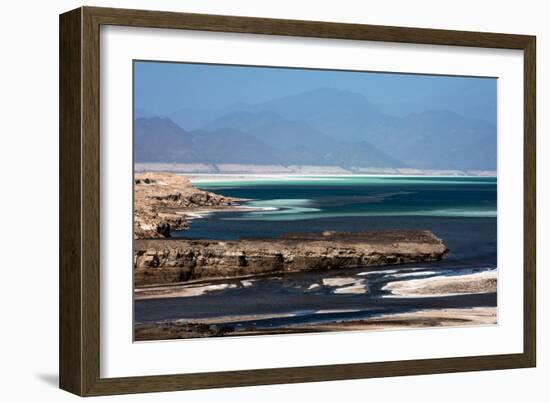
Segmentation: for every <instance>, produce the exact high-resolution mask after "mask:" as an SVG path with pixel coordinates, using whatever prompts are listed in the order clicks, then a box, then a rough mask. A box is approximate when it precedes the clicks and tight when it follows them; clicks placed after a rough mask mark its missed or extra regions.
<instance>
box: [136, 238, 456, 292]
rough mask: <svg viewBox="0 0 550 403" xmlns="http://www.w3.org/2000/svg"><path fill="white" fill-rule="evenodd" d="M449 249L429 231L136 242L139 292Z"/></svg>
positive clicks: (379, 262) (411, 258)
mask: <svg viewBox="0 0 550 403" xmlns="http://www.w3.org/2000/svg"><path fill="white" fill-rule="evenodd" d="M446 252H447V248H446V246H445V245H444V244H443V242H442V241H441V240H440V239H439V238H437V237H436V236H435V235H434V234H433V233H431V232H430V231H415V230H407V231H368V232H358V233H339V232H331V231H326V232H324V233H321V234H311V233H308V234H294V235H288V236H285V237H282V238H279V239H275V240H273V239H266V240H262V239H250V240H240V241H217V240H185V239H170V240H159V239H147V240H146V239H140V240H135V241H134V284H135V286H136V287H138V288H139V287H146V286H154V285H170V284H176V283H183V282H189V281H194V280H210V279H219V278H235V277H242V276H250V275H266V274H270V275H272V274H279V273H292V272H299V271H312V270H334V269H349V268H356V267H371V266H387V265H394V264H401V263H412V262H426V261H435V260H440V259H441V258H442V257H443V256H444V255H445V253H446Z"/></svg>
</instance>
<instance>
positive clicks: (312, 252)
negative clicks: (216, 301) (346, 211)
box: [134, 172, 447, 288]
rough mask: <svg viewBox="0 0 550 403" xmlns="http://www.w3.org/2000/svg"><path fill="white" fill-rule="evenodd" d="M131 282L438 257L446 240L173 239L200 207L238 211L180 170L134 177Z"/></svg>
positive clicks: (413, 236)
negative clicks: (132, 280)
mask: <svg viewBox="0 0 550 403" xmlns="http://www.w3.org/2000/svg"><path fill="white" fill-rule="evenodd" d="M134 198H135V199H134V285H135V287H137V288H140V287H147V286H159V285H160V286H167V285H173V284H179V283H185V282H190V281H197V280H209V279H219V278H235V277H242V276H251V275H265V274H276V273H289V272H298V271H309V270H329V269H345V268H353V267H368V266H385V265H390V264H400V263H411V262H424V261H433V260H440V259H441V258H442V257H443V256H444V255H445V253H446V252H447V248H446V246H445V245H444V244H443V242H442V241H441V240H440V239H439V238H437V237H436V236H435V235H434V234H433V233H431V232H430V231H369V232H358V233H341V232H333V231H325V232H323V233H320V234H318V233H306V234H291V235H287V236H284V237H282V238H280V239H275V240H273V239H265V240H262V239H245V240H239V241H221V240H184V239H171V233H170V232H171V231H172V230H181V229H185V228H187V227H188V225H189V224H188V220H189V217H191V216H193V215H195V214H197V212H200V211H205V210H207V211H217V210H218V211H219V210H223V209H232V210H236V209H239V208H240V207H239V206H238V202H239V201H240V200H238V199H234V198H230V197H225V196H221V195H218V194H215V193H211V192H206V191H202V190H199V189H196V188H194V187H193V186H192V184H191V182H190V181H189V180H188V179H187V178H185V177H183V176H181V175H175V174H169V173H156V172H144V173H139V174H136V175H135V177H134Z"/></svg>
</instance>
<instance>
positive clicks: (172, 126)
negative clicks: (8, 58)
mask: <svg viewBox="0 0 550 403" xmlns="http://www.w3.org/2000/svg"><path fill="white" fill-rule="evenodd" d="M535 104H536V102H535V37H534V36H526V35H514V34H500V33H483V32H459V31H446V30H433V29H420V28H402V27H387V26H373V25H355V24H340V23H329V22H314V21H296V20H275V19H263V18H249V17H230V16H219V15H201V14H185V13H170V12H158V11H143V10H141V11H138V10H120V9H107V8H94V7H82V8H79V9H76V10H73V11H70V12H67V13H65V14H62V15H61V16H60V181H61V182H60V386H61V388H62V389H65V390H67V391H69V392H72V393H75V394H78V395H82V396H90V395H106V394H120V393H138V392H154V391H168V390H186V389H198V388H215V387H231V386H245V385H261V384H277V383H293V382H310V381H324V380H341V379H355V378H369V377H387V376H401V375H414V374H435V373H448V372H458V371H480V370H495V369H504V368H522V367H533V366H535V362H536V352H535V340H536V325H535V317H536V315H535V301H536V296H535V271H536V270H535V267H536V266H535V234H536V227H535V199H536V197H535V196H536V190H535V179H536V173H535V165H536V164H535Z"/></svg>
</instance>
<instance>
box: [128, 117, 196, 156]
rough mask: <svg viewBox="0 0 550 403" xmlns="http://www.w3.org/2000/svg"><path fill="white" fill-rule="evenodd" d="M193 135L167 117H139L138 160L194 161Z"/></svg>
mask: <svg viewBox="0 0 550 403" xmlns="http://www.w3.org/2000/svg"><path fill="white" fill-rule="evenodd" d="M192 144H193V135H192V134H190V133H188V132H186V131H185V130H183V129H181V128H180V127H179V126H178V125H176V124H175V123H174V122H172V121H171V120H170V119H167V118H158V117H154V118H139V119H136V120H135V122H134V158H135V160H136V162H178V161H192V160H194V159H196V158H197V157H198V156H196V155H195V153H194V151H193V150H192V148H193V147H192Z"/></svg>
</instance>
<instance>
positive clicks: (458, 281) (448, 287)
mask: <svg viewBox="0 0 550 403" xmlns="http://www.w3.org/2000/svg"><path fill="white" fill-rule="evenodd" d="M383 290H386V291H390V292H391V294H392V296H395V297H421V298H425V297H439V296H449V295H460V294H481V293H494V292H497V271H496V270H488V271H483V272H479V273H473V274H467V275H459V276H436V277H429V278H425V279H416V280H399V281H392V282H390V283H388V284H386V285H385V286H384V288H383Z"/></svg>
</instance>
